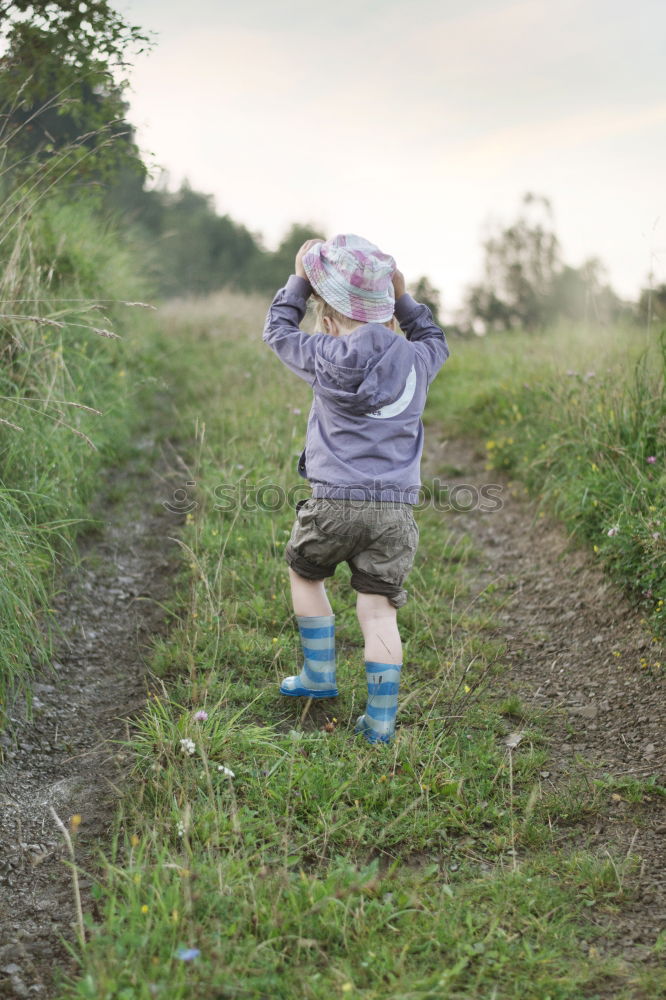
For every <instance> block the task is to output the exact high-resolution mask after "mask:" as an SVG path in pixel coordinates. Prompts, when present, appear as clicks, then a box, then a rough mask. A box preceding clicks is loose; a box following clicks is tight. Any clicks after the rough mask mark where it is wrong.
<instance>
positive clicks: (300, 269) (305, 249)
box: [294, 239, 324, 281]
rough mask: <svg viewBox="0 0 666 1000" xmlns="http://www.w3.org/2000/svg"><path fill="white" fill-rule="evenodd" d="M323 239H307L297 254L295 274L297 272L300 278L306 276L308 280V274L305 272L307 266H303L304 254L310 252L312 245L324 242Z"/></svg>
mask: <svg viewBox="0 0 666 1000" xmlns="http://www.w3.org/2000/svg"><path fill="white" fill-rule="evenodd" d="M323 242H324V241H323V240H321V239H320V240H316V239H315V240H306V241H305V243H304V244H303V246H302V247H301V249H300V250H299V251H298V253H297V254H296V263H295V264H294V274H297V275H298V277H299V278H305V280H306V281H307V280H308V276H307V274H306V273H305V268H304V267H303V255H304V254H306V253H307V252H308V250H309V249H310V247H313V246H315V244H317V243H323Z"/></svg>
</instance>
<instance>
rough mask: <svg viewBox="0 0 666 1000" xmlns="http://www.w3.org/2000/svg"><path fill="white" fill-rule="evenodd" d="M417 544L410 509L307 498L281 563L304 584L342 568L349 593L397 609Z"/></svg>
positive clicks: (380, 502) (377, 502) (381, 503)
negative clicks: (379, 598)
mask: <svg viewBox="0 0 666 1000" xmlns="http://www.w3.org/2000/svg"><path fill="white" fill-rule="evenodd" d="M418 542H419V529H418V526H417V524H416V521H415V520H414V513H413V511H412V505H411V504H407V503H394V502H392V501H384V500H333V499H330V500H329V499H319V498H314V497H313V498H311V499H310V500H306V501H305V503H304V504H302V506H301V508H300V510H299V511H298V514H297V520H296V521H295V523H294V527H293V528H292V532H291V538H290V539H289V541H288V543H287V547H286V549H285V558H286V560H287V562H288V563H289V565H290V566H291V568H292V569H293V570H295V571H296V573H298V574H299V576H303V577H305V579H306V580H325V579H326V577H329V576H333V574H334V573H335V569H336V566H337V565H338V563H341V562H346V563H347V564H348V565H349V568H350V569H351V571H352V576H351V585H352V587H353V588H354V590H357V591H359V592H360V593H361V594H384V595H385V596H386V597H388V599H389V601H390V602H391V604H392V605H393V606H394V607H395V608H401V607H402V606H403V604H405V602H406V601H407V591H406V590H404V589H403V586H402V585H403V583H404V582H405V578H406V576H407V574H408V573H409V571H410V569H411V568H412V564H413V562H414V556H415V554H416V549H417V546H418Z"/></svg>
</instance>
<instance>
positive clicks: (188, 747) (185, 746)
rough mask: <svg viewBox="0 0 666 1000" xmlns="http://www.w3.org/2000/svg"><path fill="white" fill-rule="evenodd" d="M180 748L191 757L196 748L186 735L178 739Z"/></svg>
mask: <svg viewBox="0 0 666 1000" xmlns="http://www.w3.org/2000/svg"><path fill="white" fill-rule="evenodd" d="M180 749H181V750H182V752H183V753H186V754H189V755H190V757H191V756H192V754H193V753H194V751H195V750H196V744H195V742H194V740H191V739H189V738H188V737H187V736H186V737H185V739H184V740H181V741H180Z"/></svg>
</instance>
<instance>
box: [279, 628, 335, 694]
mask: <svg viewBox="0 0 666 1000" xmlns="http://www.w3.org/2000/svg"><path fill="white" fill-rule="evenodd" d="M296 621H297V622H298V631H299V632H300V633H301V645H302V646H303V657H304V660H303V668H302V670H301V672H300V674H298V675H297V676H296V677H285V679H284V680H283V681H282V684H281V685H280V694H288V695H291V696H292V697H295V698H298V697H301V698H335V697H337V694H338V689H337V687H336V686H335V615H320V616H318V617H313V618H306V617H305V616H303V615H296Z"/></svg>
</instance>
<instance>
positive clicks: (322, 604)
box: [289, 566, 333, 618]
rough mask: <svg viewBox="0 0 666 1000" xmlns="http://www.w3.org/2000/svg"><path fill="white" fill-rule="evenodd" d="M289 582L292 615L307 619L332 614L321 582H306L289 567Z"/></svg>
mask: <svg viewBox="0 0 666 1000" xmlns="http://www.w3.org/2000/svg"><path fill="white" fill-rule="evenodd" d="M289 582H290V583H291V599H292V602H293V605H294V614H297V615H305V616H307V617H308V618H313V617H316V616H318V615H332V614H333V609H332V608H331V605H330V602H329V599H328V595H327V594H326V587H325V586H324V581H323V580H306V579H305V577H304V576H299V575H298V573H296V572H295V570H293V569H292V568H291V566H290V567H289Z"/></svg>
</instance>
